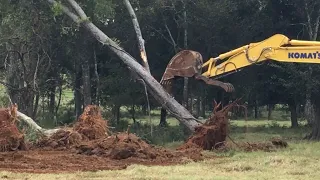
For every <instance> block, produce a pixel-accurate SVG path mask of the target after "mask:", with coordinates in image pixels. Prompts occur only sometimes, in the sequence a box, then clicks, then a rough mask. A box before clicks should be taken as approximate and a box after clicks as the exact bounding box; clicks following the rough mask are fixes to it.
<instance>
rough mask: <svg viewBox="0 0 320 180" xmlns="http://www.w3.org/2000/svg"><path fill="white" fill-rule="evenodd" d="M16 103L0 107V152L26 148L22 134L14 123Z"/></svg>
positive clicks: (15, 119)
mask: <svg viewBox="0 0 320 180" xmlns="http://www.w3.org/2000/svg"><path fill="white" fill-rule="evenodd" d="M16 121H17V105H16V104H14V105H12V106H11V107H9V108H1V109H0V152H5V151H15V150H27V146H26V144H25V141H24V134H23V133H21V132H20V130H19V129H18V128H17V125H16Z"/></svg>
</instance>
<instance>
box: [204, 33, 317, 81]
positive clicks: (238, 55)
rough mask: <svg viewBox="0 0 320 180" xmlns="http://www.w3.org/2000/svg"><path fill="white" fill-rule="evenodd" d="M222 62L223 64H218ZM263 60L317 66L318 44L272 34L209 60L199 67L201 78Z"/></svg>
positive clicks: (228, 71)
mask: <svg viewBox="0 0 320 180" xmlns="http://www.w3.org/2000/svg"><path fill="white" fill-rule="evenodd" d="M223 60H225V61H224V62H222V63H219V62H220V61H223ZM266 60H272V61H278V62H290V63H316V64H317V63H320V42H318V41H299V40H290V39H289V38H288V37H286V36H284V35H281V34H276V35H274V36H272V37H270V38H268V39H266V40H264V41H261V42H258V43H251V44H249V45H245V46H242V47H240V48H238V49H236V50H233V51H230V52H227V53H224V54H221V55H219V56H218V57H216V58H210V59H209V60H208V61H207V62H206V63H204V64H203V66H202V68H203V69H207V70H206V71H205V72H203V73H202V75H203V76H206V77H210V78H218V77H220V76H222V75H224V74H228V73H230V72H234V71H238V70H240V69H242V68H244V67H247V66H250V65H254V64H256V63H260V62H262V61H266ZM218 63H219V64H218Z"/></svg>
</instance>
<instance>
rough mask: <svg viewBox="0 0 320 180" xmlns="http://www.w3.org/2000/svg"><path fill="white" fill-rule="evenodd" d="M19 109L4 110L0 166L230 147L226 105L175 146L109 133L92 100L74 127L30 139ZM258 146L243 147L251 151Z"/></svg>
mask: <svg viewBox="0 0 320 180" xmlns="http://www.w3.org/2000/svg"><path fill="white" fill-rule="evenodd" d="M16 110H17V108H16V107H11V108H8V109H0V125H1V126H0V170H7V171H13V172H36V173H48V172H51V173H54V172H75V171H97V170H115V169H124V168H126V167H127V166H128V165H131V164H143V165H174V164H181V163H185V162H190V161H200V160H203V159H205V158H215V157H214V156H213V155H212V156H210V157H209V156H206V157H205V156H204V155H203V154H202V152H203V150H213V149H217V150H221V149H222V150H227V149H228V148H230V147H231V146H227V144H226V143H225V142H226V137H227V130H228V123H227V118H226V112H227V111H228V110H229V109H228V108H224V109H222V110H220V111H216V109H215V110H214V113H213V115H212V116H211V117H210V118H209V119H208V120H207V122H206V123H205V124H203V125H202V126H200V127H198V128H197V130H196V132H195V133H194V134H193V135H192V136H191V137H190V138H189V139H188V140H187V141H186V142H185V143H184V144H183V145H182V146H180V147H178V148H177V149H176V150H169V149H165V148H162V147H156V146H153V145H150V144H148V143H146V142H145V141H143V140H142V139H140V138H139V137H138V136H136V135H135V134H132V133H129V132H120V133H114V132H110V131H109V129H108V122H107V121H106V120H104V119H103V118H102V116H101V112H100V109H99V107H97V106H93V105H91V106H87V107H86V108H85V110H84V112H83V114H82V115H81V116H80V117H79V119H78V120H77V121H76V122H75V123H74V125H73V127H68V128H61V129H60V130H59V131H58V132H56V133H55V134H53V135H52V136H51V137H44V138H41V139H39V140H38V141H37V142H36V143H33V144H28V143H26V142H25V140H24V135H23V133H21V132H20V131H19V130H18V128H17V126H16V117H15V114H16ZM268 146H269V144H268ZM257 147H258V148H257ZM259 147H260V146H259V145H258V146H252V148H251V146H250V147H249V146H242V148H243V149H245V150H248V151H250V149H251V150H258V149H259ZM262 147H264V145H262ZM271 147H274V146H273V145H272V144H271Z"/></svg>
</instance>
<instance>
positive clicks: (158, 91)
mask: <svg viewBox="0 0 320 180" xmlns="http://www.w3.org/2000/svg"><path fill="white" fill-rule="evenodd" d="M47 1H48V2H49V3H50V4H51V5H58V4H57V2H56V1H55V0H47ZM68 1H69V2H70V5H72V7H73V8H74V10H75V11H76V12H77V13H78V14H79V16H78V15H76V14H74V13H72V12H71V11H70V10H69V8H67V7H66V6H64V5H61V4H59V5H58V6H62V7H61V9H62V11H63V12H64V13H65V14H66V15H68V16H69V17H70V18H71V19H72V20H73V21H74V22H76V23H79V24H80V25H82V26H83V27H84V28H85V29H86V30H88V32H90V33H91V34H92V35H93V36H94V37H95V38H96V39H97V40H98V41H99V42H100V43H102V44H104V45H106V46H107V47H108V48H109V49H110V50H111V51H112V52H114V53H115V54H116V55H117V56H118V57H119V58H120V59H121V60H122V61H123V63H125V64H126V65H127V66H128V67H129V68H130V69H131V70H133V71H134V72H136V74H137V75H138V76H139V77H140V78H141V79H143V80H144V82H145V83H146V85H147V86H148V89H150V90H151V92H153V97H154V98H155V99H156V100H157V101H158V102H159V103H160V104H161V106H162V107H165V108H166V109H167V110H168V111H169V112H170V113H171V114H172V115H173V116H174V117H175V118H176V119H177V120H179V121H180V122H181V123H182V124H184V125H185V126H186V127H188V129H189V130H191V131H194V129H195V128H196V127H197V126H199V125H200V124H201V123H200V122H199V121H197V119H196V118H194V117H193V116H192V115H191V114H190V112H189V111H188V110H187V109H186V108H184V107H183V106H182V105H181V104H179V103H178V102H177V101H176V100H175V99H174V98H173V97H171V96H170V95H169V94H168V93H167V92H166V91H165V90H164V89H163V87H162V86H161V84H160V83H159V82H158V81H157V80H156V79H154V77H153V76H151V74H150V73H149V72H148V71H146V70H145V69H144V68H143V67H142V66H141V65H140V64H139V63H138V62H137V61H136V60H135V59H134V58H133V57H132V56H131V55H130V54H128V53H127V52H126V51H125V50H123V49H122V48H121V47H120V46H118V44H116V43H115V42H114V41H112V40H111V39H110V38H109V37H108V36H107V35H106V34H104V33H103V32H102V31H101V30H100V29H99V28H98V27H96V26H95V25H94V24H93V23H92V22H90V21H89V20H88V18H87V16H86V15H85V14H84V13H83V11H82V9H81V7H80V6H79V5H78V4H77V3H76V2H75V1H74V0H68Z"/></svg>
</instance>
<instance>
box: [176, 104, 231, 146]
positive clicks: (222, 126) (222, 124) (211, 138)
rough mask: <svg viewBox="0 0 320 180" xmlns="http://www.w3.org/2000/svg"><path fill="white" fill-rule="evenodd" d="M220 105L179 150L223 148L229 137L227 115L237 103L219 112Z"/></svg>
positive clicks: (216, 106)
mask: <svg viewBox="0 0 320 180" xmlns="http://www.w3.org/2000/svg"><path fill="white" fill-rule="evenodd" d="M220 105H221V103H219V104H217V103H216V102H215V104H214V109H213V113H212V115H211V117H209V119H208V120H207V121H206V122H205V123H204V124H203V125H201V126H198V127H197V128H196V129H195V132H194V133H193V135H192V136H190V137H189V139H188V140H187V141H186V143H184V144H183V145H182V146H180V147H179V148H178V149H180V150H181V149H189V148H201V149H203V150H212V149H217V148H219V147H220V146H223V144H224V142H225V141H226V137H227V135H228V125H229V121H228V118H227V113H228V111H229V110H230V109H231V108H232V107H233V106H234V105H236V101H235V102H233V103H231V104H229V105H227V106H225V107H224V108H222V109H221V110H219V111H218V110H217V109H218V108H219V107H220Z"/></svg>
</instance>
